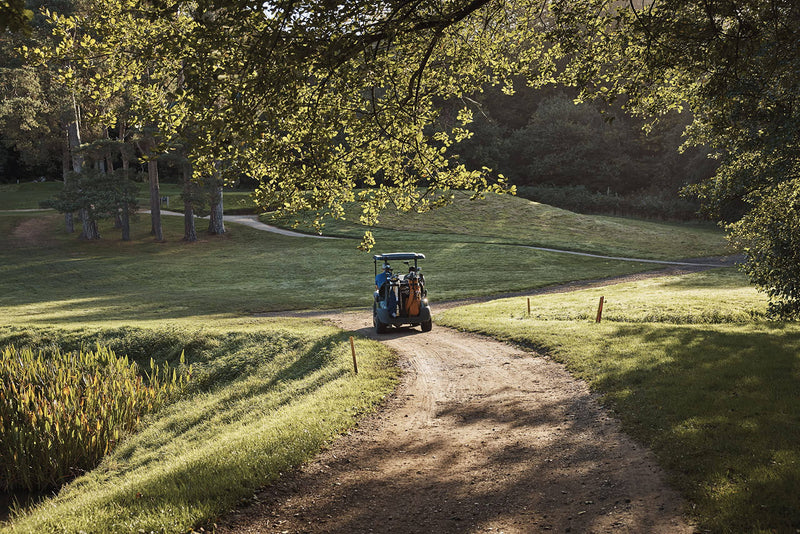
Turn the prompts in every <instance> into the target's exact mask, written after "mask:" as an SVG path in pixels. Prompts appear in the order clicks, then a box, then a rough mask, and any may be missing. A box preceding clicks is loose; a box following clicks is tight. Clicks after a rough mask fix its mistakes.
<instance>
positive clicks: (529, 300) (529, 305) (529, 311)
mask: <svg viewBox="0 0 800 534" xmlns="http://www.w3.org/2000/svg"><path fill="white" fill-rule="evenodd" d="M530 316H531V298H530V297H528V317H530Z"/></svg>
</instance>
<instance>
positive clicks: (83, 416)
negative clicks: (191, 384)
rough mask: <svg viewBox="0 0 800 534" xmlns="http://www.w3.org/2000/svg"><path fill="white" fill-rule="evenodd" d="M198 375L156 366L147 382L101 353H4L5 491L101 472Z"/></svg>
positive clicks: (0, 360) (0, 471) (0, 438)
mask: <svg viewBox="0 0 800 534" xmlns="http://www.w3.org/2000/svg"><path fill="white" fill-rule="evenodd" d="M181 367H184V366H183V365H182V366H181ZM190 375H191V368H190V367H189V368H183V369H181V372H180V373H179V372H178V370H177V369H175V368H172V369H170V367H169V365H168V364H165V365H164V366H163V367H162V368H160V369H159V367H158V366H157V365H155V363H154V362H153V361H152V360H151V362H150V372H149V373H146V376H145V377H144V378H143V377H142V375H141V374H139V372H138V366H137V365H136V364H135V363H129V362H128V358H127V357H118V356H116V355H115V354H114V352H113V351H111V350H109V349H108V348H105V347H103V346H100V345H97V348H96V350H94V351H84V350H79V351H74V352H62V351H61V350H59V349H57V348H52V349H47V350H39V351H36V352H34V350H32V349H29V348H26V349H17V348H16V347H14V346H9V347H7V348H5V349H3V351H2V352H1V353H0V488H2V489H4V490H6V491H8V490H12V489H24V490H27V491H38V490H44V489H48V488H53V487H57V486H59V485H60V484H63V483H64V482H65V481H66V480H68V479H70V478H72V477H74V476H76V475H78V474H80V473H81V472H83V471H85V470H87V469H90V468H92V467H94V466H95V465H96V464H97V463H98V462H99V461H100V459H101V458H102V457H103V456H104V455H105V454H107V453H108V452H109V451H110V450H111V449H112V448H113V447H114V446H115V445H116V444H117V443H118V442H119V440H120V438H121V437H122V435H123V434H125V433H126V432H131V431H133V430H134V429H135V428H136V427H137V425H138V424H139V422H140V419H141V417H142V416H144V415H145V414H147V413H149V412H152V411H154V410H156V409H158V407H159V406H161V405H163V404H164V403H165V402H167V401H168V400H169V399H170V398H171V397H172V396H173V395H174V394H175V393H176V392H177V391H178V390H179V389H180V388H181V387H182V386H183V384H184V383H185V382H186V381H187V380H188V379H189V377H190ZM145 378H146V379H145Z"/></svg>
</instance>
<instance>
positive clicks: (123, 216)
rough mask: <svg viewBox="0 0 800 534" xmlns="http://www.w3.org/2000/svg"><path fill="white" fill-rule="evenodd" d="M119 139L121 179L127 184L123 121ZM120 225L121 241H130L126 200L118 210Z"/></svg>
mask: <svg viewBox="0 0 800 534" xmlns="http://www.w3.org/2000/svg"><path fill="white" fill-rule="evenodd" d="M119 141H120V145H119V146H120V151H119V153H120V157H121V159H122V180H124V181H125V184H124V185H126V186H127V185H128V184H127V182H128V179H129V178H128V171H129V169H130V158H128V152H127V151H126V150H125V122H124V121H120V126H119ZM120 227H121V228H122V240H123V241H130V240H131V214H130V206H129V205H128V203H127V202H123V203H122V209H121V210H120Z"/></svg>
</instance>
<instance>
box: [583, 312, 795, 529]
mask: <svg viewBox="0 0 800 534" xmlns="http://www.w3.org/2000/svg"><path fill="white" fill-rule="evenodd" d="M612 335H613V338H614V340H616V341H618V342H622V343H624V344H627V345H629V344H631V343H634V344H636V346H637V350H635V351H630V352H625V351H624V350H623V351H615V350H613V348H612V349H611V350H609V351H608V352H607V353H606V354H603V355H599V357H598V358H597V359H596V360H595V361H594V362H584V363H583V364H580V365H596V366H599V368H600V369H601V371H600V373H598V376H599V378H598V379H597V380H596V381H595V382H594V383H593V386H594V387H595V388H597V389H598V390H599V391H601V392H602V393H603V394H604V395H605V397H606V398H607V399H608V400H610V401H612V403H613V404H614V406H615V408H616V409H617V411H618V413H619V415H620V417H621V419H622V420H623V422H624V424H625V425H626V427H627V428H628V430H630V431H631V432H632V433H633V434H634V435H635V436H637V437H639V438H640V439H643V440H644V441H645V442H647V443H648V444H650V445H651V446H652V447H653V449H654V450H655V451H656V453H657V454H658V456H659V457H660V459H661V461H662V462H663V464H664V465H665V467H667V468H668V469H669V470H670V471H671V473H672V475H673V478H674V479H675V481H676V482H677V483H678V485H679V486H680V487H681V489H682V490H683V491H684V492H685V493H686V494H687V495H688V496H689V497H690V498H691V499H692V500H693V501H694V502H696V503H698V506H700V507H701V510H700V512H701V514H702V515H703V516H704V517H706V518H708V521H709V524H708V525H707V526H708V527H709V528H711V529H712V530H713V531H715V532H717V531H718V532H727V531H730V532H744V531H750V530H752V529H756V528H760V529H767V530H775V531H788V530H792V531H794V529H797V528H800V492H798V491H797V488H800V385H799V384H798V382H800V356H798V355H799V354H800V332H798V330H797V329H787V328H786V327H783V326H779V325H778V326H761V327H753V328H750V327H738V328H737V327H728V328H725V327H719V326H716V327H713V326H709V327H704V326H693V327H689V326H687V327H680V326H664V325H660V326H656V325H641V326H632V325H627V326H619V327H616V328H615V329H614V330H613V334H612ZM623 340H624V341H623ZM612 345H613V344H612ZM643 354H644V355H650V356H644V357H643V356H642V355H643ZM604 360H605V361H604Z"/></svg>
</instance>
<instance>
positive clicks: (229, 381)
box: [0, 319, 396, 533]
mask: <svg viewBox="0 0 800 534" xmlns="http://www.w3.org/2000/svg"><path fill="white" fill-rule="evenodd" d="M173 326H174V329H168V330H164V329H162V330H140V329H135V328H125V329H117V330H111V331H109V330H103V329H82V330H79V331H58V330H53V329H49V330H44V331H40V330H31V329H25V330H20V329H14V328H4V329H0V345H2V344H5V343H9V342H12V341H13V342H15V343H18V344H19V343H25V342H27V343H42V342H44V343H50V342H53V341H57V342H62V343H63V344H64V345H65V346H70V345H75V344H77V343H87V342H93V341H99V340H107V341H110V343H111V344H112V345H116V348H115V350H117V351H120V352H122V351H125V352H130V353H131V354H133V355H134V356H138V357H139V358H141V359H144V358H147V354H148V353H149V352H150V351H149V350H148V347H150V346H151V344H152V348H153V350H154V352H155V353H159V355H160V356H170V355H171V357H172V358H174V357H176V356H175V353H176V352H177V349H179V348H186V349H187V356H188V359H189V360H190V361H193V363H194V366H195V369H196V373H197V375H198V376H197V378H196V380H195V381H194V382H193V383H192V384H191V386H193V389H192V391H191V392H190V393H189V394H187V395H186V396H185V397H184V398H182V399H181V400H179V401H178V402H176V403H174V404H172V405H170V406H168V407H166V408H165V409H162V410H161V411H160V412H158V413H157V414H155V415H154V416H152V417H149V418H148V419H147V420H146V424H145V425H144V428H143V429H142V430H141V431H140V432H139V433H137V434H133V435H130V436H128V437H127V439H125V440H124V441H123V442H122V443H121V444H120V446H119V447H118V448H117V449H115V450H114V452H112V453H111V454H110V455H109V456H107V457H106V458H105V459H104V460H103V462H102V463H101V464H100V466H99V467H98V468H96V469H94V470H93V471H90V472H89V473H87V474H86V475H84V476H82V477H80V478H78V479H76V480H74V481H73V482H72V483H70V484H68V485H67V486H65V487H63V488H62V489H61V491H60V492H59V493H58V495H57V496H55V497H52V498H50V499H47V500H45V501H44V502H42V503H41V504H39V505H37V506H35V507H34V508H33V509H31V510H30V511H28V512H27V513H24V514H21V515H19V516H18V517H15V518H14V519H13V526H8V528H4V529H2V530H3V531H4V532H5V531H7V532H15V533H16V532H31V533H34V532H87V533H89V532H97V533H110V532H120V533H122V532H126V533H127V532H142V531H144V532H150V531H156V532H187V531H189V530H191V529H192V528H193V527H197V526H199V525H203V524H206V525H208V524H209V523H210V522H213V520H214V519H215V518H216V517H217V516H219V515H220V514H222V513H224V512H226V511H227V510H229V509H230V508H232V507H233V506H234V505H236V504H237V503H239V502H241V501H243V500H247V499H249V498H250V497H251V496H252V495H253V493H254V492H255V490H256V489H257V488H259V487H261V486H263V485H264V484H266V483H268V482H269V481H271V480H274V479H276V478H278V477H279V476H280V474H281V473H282V472H286V470H288V469H291V467H293V466H296V465H298V464H300V463H302V462H304V461H306V460H308V459H309V458H310V457H312V456H313V455H314V454H316V453H317V452H318V451H319V449H320V448H321V447H322V446H324V445H325V443H327V442H328V441H330V440H331V439H332V438H333V437H334V436H335V435H337V434H338V433H340V432H342V431H343V430H345V429H347V428H349V427H351V426H352V425H353V424H355V422H356V421H357V420H358V418H359V417H360V416H361V415H362V414H363V413H365V412H367V411H370V410H372V409H374V407H375V406H376V405H377V404H378V403H379V402H380V401H381V399H382V398H383V396H384V395H386V394H387V393H388V392H389V391H391V389H392V388H393V386H394V383H395V380H396V370H395V366H394V359H393V356H392V355H391V354H390V352H389V351H388V349H386V348H384V347H383V346H382V345H380V344H378V343H376V342H372V341H368V340H357V341H356V351H357V354H358V357H359V374H358V375H355V374H353V372H352V358H351V354H350V345H349V342H348V337H347V334H346V333H343V332H341V331H340V330H338V329H336V328H333V327H331V326H328V325H324V324H322V323H320V322H314V321H309V320H300V319H294V320H292V319H280V320H277V319H271V320H268V319H259V320H256V319H250V320H241V321H225V322H222V323H210V324H205V325H202V329H201V325H200V324H199V323H196V322H192V321H190V322H187V323H184V324H180V323H179V324H174V325H173ZM169 347H172V349H170V348H169ZM126 349H127V350H126Z"/></svg>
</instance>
